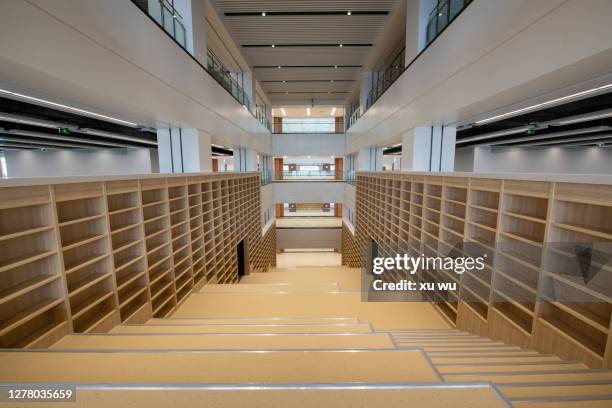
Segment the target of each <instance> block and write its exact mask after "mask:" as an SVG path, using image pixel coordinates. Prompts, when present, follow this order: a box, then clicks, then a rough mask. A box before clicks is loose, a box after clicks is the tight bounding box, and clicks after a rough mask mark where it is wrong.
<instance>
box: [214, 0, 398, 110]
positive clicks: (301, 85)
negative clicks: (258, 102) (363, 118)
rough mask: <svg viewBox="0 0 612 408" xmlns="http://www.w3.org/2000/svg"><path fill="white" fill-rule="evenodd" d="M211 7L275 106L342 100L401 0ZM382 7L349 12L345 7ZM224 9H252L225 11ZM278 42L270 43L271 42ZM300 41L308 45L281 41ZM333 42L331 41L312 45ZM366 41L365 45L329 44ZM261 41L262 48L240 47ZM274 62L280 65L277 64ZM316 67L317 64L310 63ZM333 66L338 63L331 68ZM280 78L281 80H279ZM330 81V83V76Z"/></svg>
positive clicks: (302, 0) (223, 2) (285, 0)
mask: <svg viewBox="0 0 612 408" xmlns="http://www.w3.org/2000/svg"><path fill="white" fill-rule="evenodd" d="M215 2H216V8H217V10H218V11H219V13H220V14H222V16H221V17H222V19H223V20H224V23H225V25H226V26H227V28H228V30H229V32H230V33H231V35H232V37H233V39H234V41H235V42H236V43H237V44H238V46H239V47H240V50H241V53H242V54H243V55H244V57H245V59H246V60H247V62H248V63H249V64H250V65H251V67H253V71H254V74H255V78H256V79H257V80H259V81H260V82H261V86H262V88H263V90H264V91H265V92H266V93H267V94H268V96H269V98H270V99H271V101H272V103H273V104H274V105H275V106H282V105H283V104H286V105H292V104H293V105H295V104H304V105H306V104H308V105H310V104H324V105H333V104H337V105H342V104H344V102H345V101H346V99H347V98H348V96H349V93H350V92H351V90H352V89H353V87H354V86H355V83H356V81H357V80H358V79H359V73H360V72H361V71H362V66H364V65H365V64H367V62H368V59H369V57H370V56H371V55H372V54H373V51H374V48H375V46H374V45H375V44H376V43H377V42H378V40H379V37H380V35H381V33H382V31H383V29H384V28H385V25H386V24H387V23H388V22H389V19H390V17H391V15H392V13H393V12H394V11H395V10H397V9H398V7H399V6H400V5H401V3H402V0H377V1H372V0H369V1H366V0H297V1H296V0H278V1H270V0H268V1H261V0H215ZM349 10H350V11H351V12H359V11H371V12H380V11H387V12H389V14H386V15H380V14H368V15H358V14H353V15H351V16H348V15H346V14H345V13H346V12H347V11H349ZM261 12H267V13H273V12H297V13H300V12H307V13H312V12H342V14H338V15H308V14H307V15H304V14H300V15H269V14H268V15H266V16H265V17H263V16H261V14H260V13H261ZM226 13H257V14H256V15H246V16H245V15H239V16H234V15H227V14H226ZM272 44H275V45H280V46H277V47H275V48H272V47H271V45H272ZM294 44H306V45H308V46H299V47H296V46H294V47H291V46H283V45H294ZM322 44H333V45H334V46H317V45H322ZM335 44H371V46H343V47H342V48H341V47H339V46H335ZM244 45H262V46H264V47H244ZM278 66H280V67H281V68H280V69H279V68H278ZM316 66H320V67H316ZM334 66H338V67H337V68H334ZM283 80H284V81H286V82H282V81H283ZM332 80H333V81H334V82H331V81H332Z"/></svg>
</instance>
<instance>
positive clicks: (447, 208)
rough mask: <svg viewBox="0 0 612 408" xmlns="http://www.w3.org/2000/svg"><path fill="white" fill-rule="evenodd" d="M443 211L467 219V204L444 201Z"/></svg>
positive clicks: (457, 217) (448, 214)
mask: <svg viewBox="0 0 612 408" xmlns="http://www.w3.org/2000/svg"><path fill="white" fill-rule="evenodd" d="M442 213H443V214H445V215H447V216H451V217H454V218H456V219H465V215H466V206H465V205H463V204H457V203H456V202H451V201H444V202H443V203H442Z"/></svg>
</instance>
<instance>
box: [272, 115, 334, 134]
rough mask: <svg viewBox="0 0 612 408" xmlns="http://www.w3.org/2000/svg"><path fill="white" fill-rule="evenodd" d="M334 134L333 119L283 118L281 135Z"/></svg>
mask: <svg viewBox="0 0 612 408" xmlns="http://www.w3.org/2000/svg"><path fill="white" fill-rule="evenodd" d="M335 132H336V119H335V118H283V133H335Z"/></svg>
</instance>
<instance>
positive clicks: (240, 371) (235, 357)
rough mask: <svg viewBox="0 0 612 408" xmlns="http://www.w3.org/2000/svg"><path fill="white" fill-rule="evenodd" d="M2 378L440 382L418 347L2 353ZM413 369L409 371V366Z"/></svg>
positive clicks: (224, 382) (276, 382) (173, 381)
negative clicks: (259, 350) (339, 349)
mask: <svg viewBox="0 0 612 408" xmlns="http://www.w3.org/2000/svg"><path fill="white" fill-rule="evenodd" d="M0 366H1V367H3V369H2V370H0V381H1V382H17V383H19V382H59V383H61V382H69V383H81V384H86V383H169V384H180V383H201V384H203V383H210V384H215V383H216V384H236V383H268V384H270V383H274V384H281V383H283V384H288V383H338V382H342V383H346V382H377V383H384V382H436V381H438V377H437V376H436V374H435V373H434V371H433V370H432V369H431V366H430V365H429V364H428V362H427V360H426V359H425V357H424V356H423V355H422V354H421V353H419V352H413V351H398V350H392V351H378V352H372V351H352V352H342V351H274V352H263V353H262V352H235V351H230V352H165V353H159V352H114V353H113V352H105V353H91V352H75V353H70V352H52V351H43V352H2V353H0ZM406 367H410V369H409V370H408V369H406Z"/></svg>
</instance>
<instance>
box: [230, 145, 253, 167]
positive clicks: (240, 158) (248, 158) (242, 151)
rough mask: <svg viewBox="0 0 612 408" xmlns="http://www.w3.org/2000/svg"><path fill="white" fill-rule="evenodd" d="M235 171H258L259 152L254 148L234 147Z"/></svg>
mask: <svg viewBox="0 0 612 408" xmlns="http://www.w3.org/2000/svg"><path fill="white" fill-rule="evenodd" d="M234 171H257V152H256V151H255V150H253V149H246V148H243V147H241V148H237V149H234Z"/></svg>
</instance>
